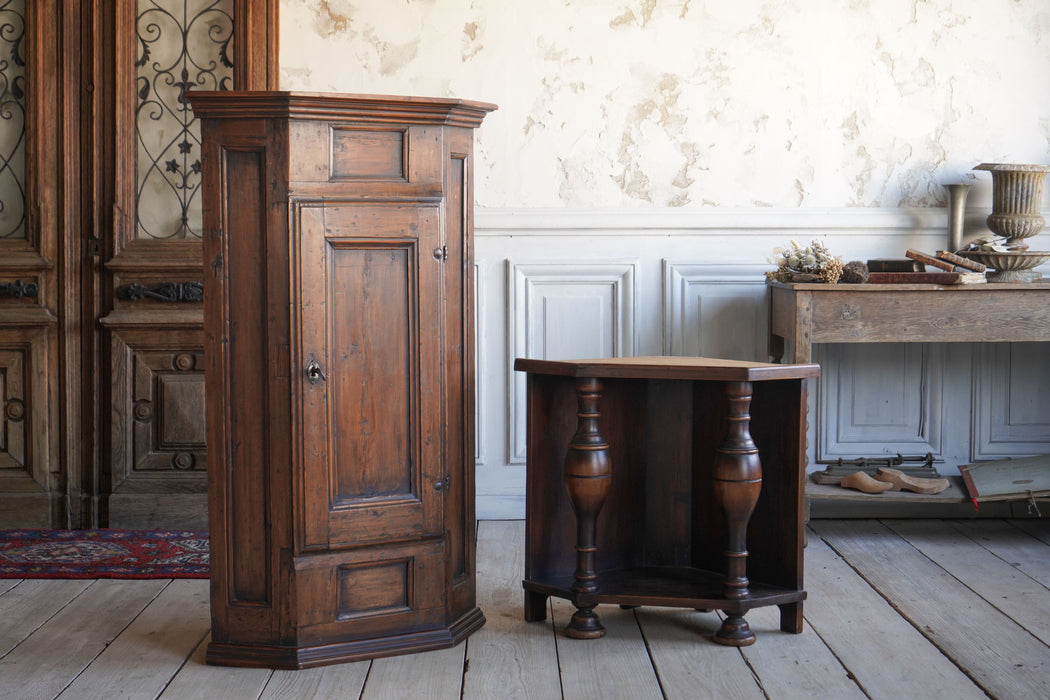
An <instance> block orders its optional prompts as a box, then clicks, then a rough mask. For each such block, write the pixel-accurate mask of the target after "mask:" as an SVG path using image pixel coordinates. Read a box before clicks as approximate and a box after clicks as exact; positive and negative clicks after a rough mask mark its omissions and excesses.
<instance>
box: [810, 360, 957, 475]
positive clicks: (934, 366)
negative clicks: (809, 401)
mask: <svg viewBox="0 0 1050 700" xmlns="http://www.w3.org/2000/svg"><path fill="white" fill-rule="evenodd" d="M814 354H815V359H816V360H817V362H819V363H820V365H821V368H822V373H821V378H820V380H819V387H820V388H819V391H818V400H817V405H818V407H819V408H818V421H819V424H818V427H817V435H818V436H819V437H818V440H819V446H818V452H817V458H818V459H822V460H834V459H837V458H839V457H843V458H856V457H867V456H876V455H881V454H894V453H897V452H900V453H903V454H908V455H915V454H925V453H927V452H932V453H933V454H934V455H935V456H939V455H940V453H941V450H942V438H943V436H942V430H943V427H944V418H943V407H944V402H943V395H942V393H943V392H942V386H943V373H944V357H943V355H944V352H943V346H940V345H926V344H912V343H890V344H886V343H878V344H871V345H864V344H857V345H852V344H851V345H844V344H839V345H824V346H816V349H815V351H814Z"/></svg>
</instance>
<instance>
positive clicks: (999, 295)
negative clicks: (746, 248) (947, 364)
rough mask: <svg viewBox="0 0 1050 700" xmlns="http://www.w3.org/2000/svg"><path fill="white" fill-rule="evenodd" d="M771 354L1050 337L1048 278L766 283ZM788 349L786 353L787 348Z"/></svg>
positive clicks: (791, 358) (808, 355) (805, 357)
mask: <svg viewBox="0 0 1050 700" xmlns="http://www.w3.org/2000/svg"><path fill="white" fill-rule="evenodd" d="M769 292H770V300H769V354H770V356H771V357H772V358H773V361H774V362H781V361H786V362H788V363H796V362H803V363H804V362H811V361H812V356H813V345H814V344H816V343H974V342H988V343H1001V342H1048V341H1050V282H1047V281H1043V282H1004V283H994V284H959V285H937V284H813V283H795V284H784V283H780V282H770V283H769ZM786 343H790V351H789V352H788V355H787V357H786V358H785V357H784V353H785V345H786Z"/></svg>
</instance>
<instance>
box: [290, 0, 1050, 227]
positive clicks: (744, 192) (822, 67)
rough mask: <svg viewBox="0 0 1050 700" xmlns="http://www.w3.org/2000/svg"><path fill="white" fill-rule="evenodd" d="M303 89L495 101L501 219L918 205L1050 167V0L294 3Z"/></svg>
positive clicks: (484, 135)
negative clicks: (522, 214)
mask: <svg viewBox="0 0 1050 700" xmlns="http://www.w3.org/2000/svg"><path fill="white" fill-rule="evenodd" d="M280 13H281V34H280V42H281V55H280V62H281V87H282V88H283V89H288V90H311V91H338V92H363V93H388V94H414V95H432V96H455V97H461V98H466V99H476V100H482V101H486V102H495V103H497V104H498V105H499V107H500V109H499V111H498V112H496V113H494V114H492V115H491V116H489V117H488V118H487V119H486V121H485V123H484V125H483V127H482V128H481V130H480V131H479V133H478V137H477V143H478V158H479V163H478V169H477V203H478V205H479V206H481V207H507V208H520V207H525V208H531V207H555V208H585V207H602V208H606V207H611V208H619V207H660V208H663V207H700V208H711V207H774V208H828V207H830V208H837V207H876V208H911V207H929V206H943V205H944V201H945V198H944V194H943V190H942V188H941V187H940V185H941V183H944V182H961V181H968V182H974V183H975V184H976V185H977V187H976V188H975V191H974V193H973V194H972V195H971V203H973V202H980V201H982V200H988V201H990V185H989V181H988V178H987V174H985V173H982V174H981V175H980V176H977V178H976V180H975V179H974V174H973V173H972V172H971V170H970V169H971V168H972V166H973V165H975V164H977V163H979V162H982V161H1000V162H1037V163H1047V162H1050V89H1048V86H1050V3H1047V2H1045V0H732V1H730V0H282V2H281V7H280Z"/></svg>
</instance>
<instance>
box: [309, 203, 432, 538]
mask: <svg viewBox="0 0 1050 700" xmlns="http://www.w3.org/2000/svg"><path fill="white" fill-rule="evenodd" d="M301 211H302V216H301V219H300V220H301V231H302V271H301V275H300V279H301V288H302V299H301V302H300V307H301V309H302V311H301V313H302V318H301V323H302V339H303V340H302V347H301V354H300V356H301V358H302V362H303V363H304V371H303V373H302V377H303V379H302V381H303V385H304V388H303V396H304V408H303V421H304V425H303V437H304V441H305V444H304V452H303V454H304V462H303V479H304V490H305V493H307V494H312V496H307V499H306V502H305V504H304V509H303V510H304V512H305V513H306V521H305V523H304V532H306V543H305V544H306V546H307V547H310V546H322V545H323V546H329V545H339V544H347V545H349V544H361V543H365V542H371V541H376V540H379V539H386V538H391V537H418V536H422V535H427V534H439V533H440V531H441V510H440V509H441V503H440V489H441V487H442V486H443V484H441V485H438V486H435V484H436V483H437V482H440V481H441V480H442V479H443V475H442V474H441V467H440V465H441V426H442V425H443V418H442V402H441V391H440V390H439V387H440V385H441V374H440V372H441V365H440V348H441V323H440V314H441V298H442V294H441V266H442V264H443V263H442V262H441V260H440V259H439V256H435V255H434V254H433V251H434V249H435V248H436V247H439V245H438V244H439V243H440V234H441V228H440V217H439V214H438V211H437V210H436V209H435V208H430V207H406V206H357V207H354V208H353V209H350V208H340V207H338V206H327V207H324V208H320V207H313V208H309V207H308V208H304V209H302V210H301ZM311 363H313V364H316V366H317V369H316V370H315V371H314V374H313V376H311V374H310V371H309V367H311V366H312V364H311ZM318 372H319V374H318ZM322 376H323V378H322ZM326 445H327V448H326V447H325V446H326Z"/></svg>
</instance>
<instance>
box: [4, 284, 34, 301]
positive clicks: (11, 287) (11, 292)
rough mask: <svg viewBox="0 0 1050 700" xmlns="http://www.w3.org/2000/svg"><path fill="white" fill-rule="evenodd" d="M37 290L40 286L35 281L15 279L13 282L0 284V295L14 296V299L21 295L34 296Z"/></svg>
mask: <svg viewBox="0 0 1050 700" xmlns="http://www.w3.org/2000/svg"><path fill="white" fill-rule="evenodd" d="M39 292H40V288H39V287H38V286H37V285H36V283H35V282H23V281H22V280H15V281H14V282H8V283H7V284H0V297H14V298H16V299H21V298H22V297H35V296H36V295H37V294H39Z"/></svg>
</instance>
